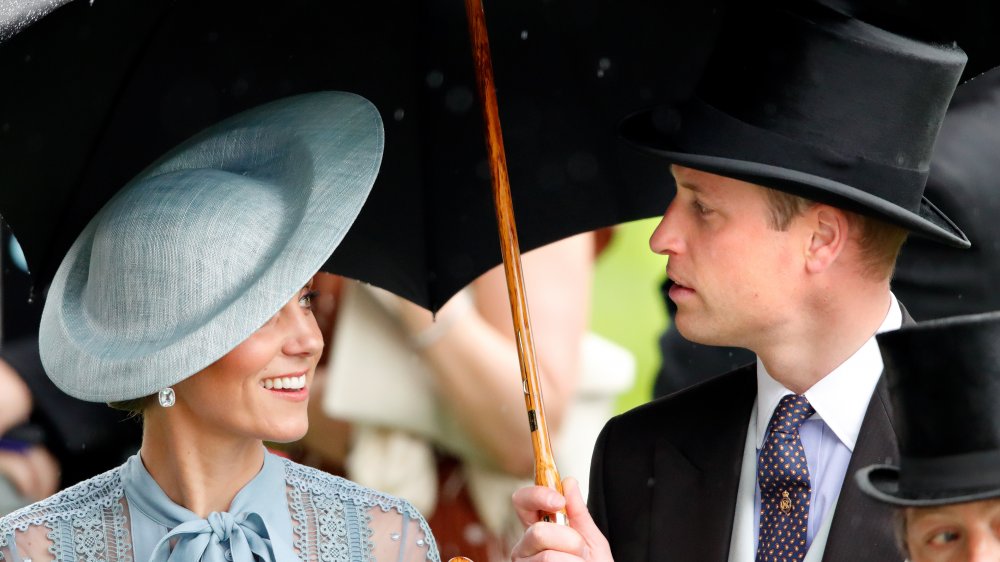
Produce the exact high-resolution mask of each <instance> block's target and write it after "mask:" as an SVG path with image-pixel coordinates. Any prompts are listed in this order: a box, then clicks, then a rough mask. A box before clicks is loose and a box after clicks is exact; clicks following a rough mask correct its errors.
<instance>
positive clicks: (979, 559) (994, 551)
mask: <svg viewBox="0 0 1000 562" xmlns="http://www.w3.org/2000/svg"><path fill="white" fill-rule="evenodd" d="M998 560H1000V537H998V536H997V535H996V534H995V533H992V532H986V531H980V532H974V533H972V534H971V535H970V536H969V560H968V562H997V561H998Z"/></svg>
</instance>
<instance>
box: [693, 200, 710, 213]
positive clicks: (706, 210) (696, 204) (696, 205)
mask: <svg viewBox="0 0 1000 562" xmlns="http://www.w3.org/2000/svg"><path fill="white" fill-rule="evenodd" d="M691 205H692V206H693V207H694V210H695V211H696V212H697V213H698V214H699V215H707V214H710V213H711V212H712V210H711V209H709V208H708V207H706V206H704V205H702V204H701V202H700V201H693V202H692V203H691Z"/></svg>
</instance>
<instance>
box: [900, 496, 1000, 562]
mask: <svg viewBox="0 0 1000 562" xmlns="http://www.w3.org/2000/svg"><path fill="white" fill-rule="evenodd" d="M905 517H906V546H907V548H908V549H909V553H910V560H911V561H912V562H987V561H988V562H996V561H997V560H1000V499H992V500H983V501H977V502H969V503H961V504H954V505H946V506H941V507H911V508H907V509H906V513H905Z"/></svg>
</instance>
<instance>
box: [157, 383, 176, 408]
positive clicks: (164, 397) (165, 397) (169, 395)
mask: <svg viewBox="0 0 1000 562" xmlns="http://www.w3.org/2000/svg"><path fill="white" fill-rule="evenodd" d="M159 398H160V406H163V407H164V408H169V407H171V406H173V405H174V403H175V402H177V396H176V395H174V389H172V388H170V387H169V386H168V387H167V388H164V389H163V390H161V391H160V395H159Z"/></svg>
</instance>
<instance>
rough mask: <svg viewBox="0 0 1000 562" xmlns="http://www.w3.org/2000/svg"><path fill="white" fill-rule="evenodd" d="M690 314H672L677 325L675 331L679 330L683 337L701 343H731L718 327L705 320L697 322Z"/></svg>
mask: <svg viewBox="0 0 1000 562" xmlns="http://www.w3.org/2000/svg"><path fill="white" fill-rule="evenodd" d="M690 316H691V315H690V314H683V313H680V312H678V313H677V314H676V315H675V316H674V325H675V326H677V331H678V332H680V334H681V336H683V337H684V339H686V340H688V341H690V342H694V343H699V344H701V345H712V346H729V345H732V344H731V343H729V342H728V341H726V340H727V338H726V337H725V336H724V335H723V333H722V332H721V331H720V330H718V328H714V327H712V326H710V325H709V324H708V323H707V322H703V321H702V322H699V321H697V319H694V318H691V317H690Z"/></svg>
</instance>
